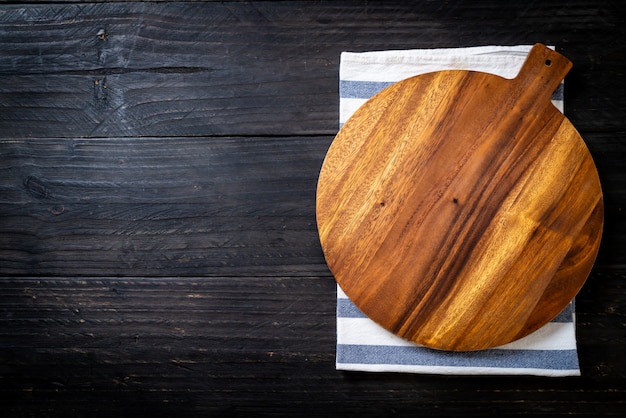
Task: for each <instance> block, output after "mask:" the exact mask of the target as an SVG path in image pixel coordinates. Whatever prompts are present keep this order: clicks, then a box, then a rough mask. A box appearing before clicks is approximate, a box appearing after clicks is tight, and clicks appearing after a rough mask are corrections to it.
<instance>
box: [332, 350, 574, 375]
mask: <svg viewBox="0 0 626 418" xmlns="http://www.w3.org/2000/svg"><path fill="white" fill-rule="evenodd" d="M337 363H342V364H393V365H418V364H423V365H429V366H448V367H494V368H514V369H520V368H521V369H552V370H574V369H578V356H577V354H576V350H481V351H471V352H451V351H438V350H433V349H430V348H426V347H397V346H385V345H351V344H339V345H337Z"/></svg>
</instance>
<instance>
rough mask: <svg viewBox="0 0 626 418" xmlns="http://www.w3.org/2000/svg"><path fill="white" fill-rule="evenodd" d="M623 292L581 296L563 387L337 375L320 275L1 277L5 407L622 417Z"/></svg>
mask: <svg viewBox="0 0 626 418" xmlns="http://www.w3.org/2000/svg"><path fill="white" fill-rule="evenodd" d="M623 281H624V274H623V273H616V272H597V273H594V275H593V276H592V278H591V279H590V280H589V282H588V285H587V286H586V287H585V288H584V289H583V292H582V293H581V295H580V297H579V298H578V306H577V311H578V312H579V314H578V316H577V317H578V321H579V324H578V330H579V332H578V338H579V344H580V347H581V348H580V358H581V364H582V367H583V370H582V372H583V377H582V378H579V379H565V380H563V379H536V378H532V377H500V378H497V379H477V378H475V377H452V376H448V377H438V376H415V375H410V374H376V373H374V374H371V373H370V374H361V373H340V372H336V371H335V370H334V342H335V336H334V321H335V319H334V309H335V292H334V289H335V283H334V281H333V280H332V278H331V277H329V276H309V277H300V278H294V277H273V278H270V277H248V278H236V277H214V278H200V277H189V278H175V277H167V278H112V277H103V278H67V277H59V278H54V279H52V278H48V279H45V278H44V279H42V278H33V277H23V278H16V277H5V278H4V279H3V281H2V284H3V285H2V287H1V288H0V312H2V315H1V316H0V347H1V348H0V364H1V365H2V366H0V367H1V370H2V373H0V382H1V384H0V387H2V388H3V390H2V391H1V392H0V396H2V397H3V398H4V399H3V400H4V401H5V405H7V407H6V408H5V412H6V413H10V414H11V415H12V416H15V415H20V416H22V415H28V414H29V413H30V414H33V413H34V412H35V411H38V412H41V413H42V414H43V413H45V415H54V416H60V415H63V414H66V415H68V414H70V415H80V416H82V415H89V416H107V415H108V416H110V415H111V414H114V413H115V412H116V411H117V412H119V411H122V410H123V411H125V412H128V411H131V412H132V411H140V410H141V409H144V413H145V411H146V410H147V411H152V410H153V409H154V410H155V411H156V409H158V410H160V412H161V415H163V413H169V412H172V413H174V412H176V414H177V416H191V415H194V414H196V415H197V414H198V413H202V412H204V413H214V414H215V413H231V414H233V413H245V412H255V413H260V414H261V415H263V414H265V413H267V414H270V413H272V414H273V415H276V414H278V415H279V416H280V415H281V414H284V415H290V414H291V416H293V414H295V413H297V412H298V411H301V410H302V408H306V410H307V411H312V412H311V413H312V414H313V415H319V414H323V413H324V412H325V411H329V410H330V409H333V410H337V411H340V412H342V411H343V412H345V413H347V414H360V415H359V416H363V415H364V416H380V415H384V414H386V413H388V412H389V410H391V409H394V408H395V410H396V411H398V412H409V411H411V410H413V411H414V410H415V408H419V409H420V410H421V411H422V412H424V413H430V412H432V413H436V412H439V413H441V412H442V411H444V412H447V413H450V414H457V413H461V412H462V411H467V410H468V408H471V410H472V411H478V412H477V413H480V414H486V413H488V414H495V413H507V412H509V413H513V412H519V411H538V410H541V411H546V412H548V413H553V414H565V413H568V412H578V413H589V414H593V413H598V414H609V415H610V414H617V413H621V412H622V410H623V409H622V408H623V406H624V394H625V392H626V386H625V382H626V380H625V379H624V377H626V368H625V364H624V360H623V356H622V353H623V345H624V335H623V325H622V324H623V320H624V314H623V312H624V300H625V299H624V297H625V296H626V295H625V294H624V286H623ZM520 403H523V405H522V406H520ZM366 405H367V407H365V406H366ZM135 408H136V409H135ZM465 413H467V412H465ZM38 415H40V414H38Z"/></svg>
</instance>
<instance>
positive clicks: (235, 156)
mask: <svg viewBox="0 0 626 418" xmlns="http://www.w3.org/2000/svg"><path fill="white" fill-rule="evenodd" d="M332 139H333V138H332V137H327V136H319V137H276V138H272V137H257V138H206V137H205V138H203V137H200V138H109V139H80V138H76V139H54V138H43V139H15V140H11V141H8V140H5V141H3V142H2V144H1V146H0V272H1V274H9V275H15V274H19V275H24V274H26V275H41V274H44V275H45V274H52V275H80V276H82V275H93V276H100V275H111V274H115V275H131V276H134V275H152V276H159V275H182V276H189V275H191V276H194V275H220V274H244V275H250V274H252V275H254V274H257V275H258V274H287V273H290V274H295V275H300V274H305V275H306V274H307V272H316V273H320V272H322V271H323V272H326V271H327V267H326V263H325V261H324V258H323V256H322V253H321V249H320V247H319V238H318V235H317V225H316V219H315V192H316V187H317V176H318V173H319V169H320V167H321V165H322V160H323V158H324V155H325V153H326V150H327V148H328V146H329V144H330V142H331V141H332ZM591 139H592V142H593V144H595V147H596V149H597V150H602V151H598V152H601V153H602V158H601V159H598V160H597V163H598V165H599V167H600V168H601V170H600V175H601V180H602V182H603V187H604V193H605V203H606V208H605V214H606V231H609V232H607V233H606V234H605V236H604V238H603V244H602V247H601V253H600V258H599V259H598V264H601V265H605V266H606V265H616V264H623V263H624V255H623V253H622V251H621V250H620V249H621V248H623V247H624V245H626V242H625V241H624V237H626V221H625V220H624V215H623V213H624V212H623V210H622V208H623V202H624V184H626V183H625V182H624V181H623V180H624V178H623V174H622V171H621V170H620V167H621V164H622V161H623V159H624V158H625V157H626V156H625V155H624V150H623V147H620V146H619V143H620V141H623V139H621V137H620V136H614V135H608V134H603V135H594V136H592V137H591Z"/></svg>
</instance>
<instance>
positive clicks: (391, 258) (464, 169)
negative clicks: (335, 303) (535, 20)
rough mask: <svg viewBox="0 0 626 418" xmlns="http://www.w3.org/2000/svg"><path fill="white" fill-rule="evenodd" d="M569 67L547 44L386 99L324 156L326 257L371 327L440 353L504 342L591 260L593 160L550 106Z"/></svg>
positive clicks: (347, 128) (566, 297) (568, 296)
mask: <svg viewBox="0 0 626 418" xmlns="http://www.w3.org/2000/svg"><path fill="white" fill-rule="evenodd" d="M570 68H571V63H570V61H568V60H567V59H566V58H564V57H563V56H561V55H560V54H558V53H556V52H554V51H552V50H550V49H548V48H546V47H545V46H543V45H539V44H538V45H535V46H534V47H533V48H532V50H531V51H530V53H529V55H528V58H527V59H526V61H525V63H524V65H523V67H522V69H521V70H520V72H519V74H518V76H517V77H516V78H514V79H504V78H501V77H498V76H495V75H490V74H486V73H481V72H473V71H456V70H455V71H440V72H434V73H428V74H424V75H420V76H417V77H413V78H410V79H407V80H404V81H401V82H399V83H396V84H394V85H392V86H390V87H388V88H387V89H385V90H383V91H382V92H380V93H379V94H377V95H376V96H374V97H373V98H372V99H370V100H369V101H368V102H367V103H366V104H364V105H363V106H362V107H361V108H359V109H358V110H357V111H356V112H355V114H354V115H353V116H352V117H351V118H350V119H349V120H348V121H347V122H346V124H345V125H344V126H343V127H342V129H341V130H340V132H339V133H338V134H337V137H336V138H335V140H334V141H333V143H332V145H331V147H330V149H329V151H328V154H327V156H326V158H325V160H324V164H323V166H322V170H321V172H320V176H319V182H318V188H317V203H316V213H317V223H318V230H319V235H320V241H321V244H322V248H323V251H324V255H325V257H326V261H327V263H328V266H329V268H330V270H331V271H332V273H333V274H334V276H335V278H336V280H337V282H338V283H339V285H340V286H341V288H342V289H343V290H344V291H345V293H346V294H347V295H348V297H350V299H351V300H352V301H353V302H354V303H355V304H356V305H357V306H358V307H359V309H361V310H362V311H363V313H365V314H366V315H367V316H368V317H369V318H371V319H372V320H373V321H375V322H377V323H378V324H380V325H381V326H383V327H384V328H386V329H387V330H389V331H391V332H393V333H395V334H397V335H399V336H401V337H403V338H406V339H408V340H411V341H413V342H416V343H419V344H422V345H425V346H428V347H432V348H436V349H442V350H454V351H467V350H480V349H486V348H490V347H494V346H499V345H502V344H506V343H509V342H511V341H514V340H516V339H519V338H521V337H524V336H526V335H528V334H529V333H531V332H533V331H535V330H537V329H538V328H540V327H541V326H542V325H544V324H546V323H547V322H549V321H550V320H551V319H552V318H554V317H555V316H556V315H557V314H558V313H559V312H560V311H561V310H562V309H564V308H565V307H566V306H567V304H568V303H569V302H570V301H571V300H572V298H573V297H574V296H575V295H576V293H577V292H578V291H579V290H580V288H581V287H582V285H583V283H584V282H585V280H586V279H587V276H588V274H589V272H590V270H591V267H592V265H593V263H594V261H595V258H596V254H597V251H598V247H599V245H600V238H601V233H602V227H603V217H604V215H603V202H602V190H601V187H600V181H599V179H598V174H597V171H596V167H595V165H594V162H593V160H592V158H591V156H590V154H589V151H588V150H587V147H586V146H585V143H584V142H583V140H582V138H581V137H580V135H579V134H578V132H577V131H576V129H575V128H574V127H573V126H572V124H571V123H570V122H569V121H568V120H567V118H565V117H564V116H563V114H562V113H561V112H559V111H558V109H556V108H555V107H554V106H553V105H552V103H551V102H550V97H551V95H552V93H553V92H554V90H555V89H556V88H557V86H558V85H559V83H560V82H561V80H562V79H563V77H565V74H567V72H568V71H569V69H570Z"/></svg>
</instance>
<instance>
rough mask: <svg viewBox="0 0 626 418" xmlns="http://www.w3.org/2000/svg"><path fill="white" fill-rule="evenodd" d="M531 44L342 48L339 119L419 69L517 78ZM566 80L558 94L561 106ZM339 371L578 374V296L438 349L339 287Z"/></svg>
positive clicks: (561, 106) (556, 98)
mask: <svg viewBox="0 0 626 418" xmlns="http://www.w3.org/2000/svg"><path fill="white" fill-rule="evenodd" d="M531 47H532V45H518V46H480V47H470V48H446V49H413V50H392V51H375V52H362V53H352V52H344V53H342V54H341V64H340V71H339V79H340V85H339V87H340V88H339V96H340V115H339V122H340V126H342V125H343V123H345V121H346V120H348V118H349V117H350V116H351V115H352V114H353V113H354V112H355V111H356V110H357V109H358V108H359V107H360V106H361V105H362V104H363V103H365V102H366V101H367V100H368V99H369V98H370V97H371V96H373V95H374V94H376V93H377V92H378V91H380V90H382V89H384V88H385V87H388V86H389V85H391V84H393V83H395V82H398V81H400V80H403V79H405V78H408V77H412V76H415V75H420V74H424V73H427V72H432V71H441V70H449V69H457V70H474V71H482V72H487V73H492V74H496V75H499V76H501V77H505V78H514V77H515V76H516V75H517V73H518V72H519V69H520V68H521V66H522V63H523V62H524V60H525V59H526V56H527V54H528V52H529V51H530V49H531ZM562 87H563V84H562V83H561V86H560V87H559V88H558V89H557V91H556V92H555V93H554V95H553V97H552V101H553V103H554V105H555V106H556V107H557V108H558V109H559V110H561V111H563V88H562ZM336 368H337V370H351V371H367V372H407V373H423V374H456V375H537V376H555V377H556V376H579V375H580V369H579V364H578V353H577V348H576V334H575V314H574V302H573V301H572V303H570V304H569V305H568V307H567V308H566V309H565V310H564V311H563V312H562V313H561V314H560V315H558V316H557V317H556V318H555V319H554V320H552V321H551V322H550V323H548V324H546V325H545V326H544V327H542V328H541V329H539V330H537V331H536V332H534V333H533V334H531V335H528V336H527V337H525V338H522V339H520V340H517V341H514V342H512V343H510V344H507V345H504V346H501V347H497V348H493V349H489V350H481V351H475V352H460V353H459V352H447V351H438V350H432V349H429V348H426V347H423V346H419V345H417V344H414V343H411V342H408V341H406V340H404V339H402V338H400V337H398V336H396V335H394V334H392V333H390V332H388V331H386V330H385V329H383V328H382V327H380V326H379V325H377V324H376V323H374V322H373V321H372V320H370V319H369V318H367V317H366V316H365V315H364V314H363V313H362V312H361V311H359V309H358V308H357V307H356V306H355V305H354V304H353V303H352V301H350V299H349V298H348V297H347V296H346V295H345V293H344V292H343V291H342V290H341V288H340V287H339V286H337V358H336Z"/></svg>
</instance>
